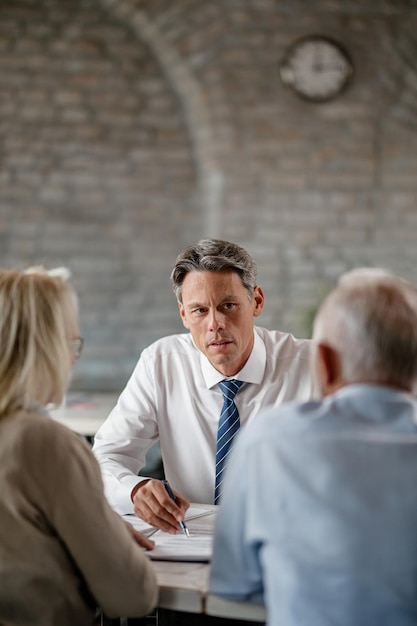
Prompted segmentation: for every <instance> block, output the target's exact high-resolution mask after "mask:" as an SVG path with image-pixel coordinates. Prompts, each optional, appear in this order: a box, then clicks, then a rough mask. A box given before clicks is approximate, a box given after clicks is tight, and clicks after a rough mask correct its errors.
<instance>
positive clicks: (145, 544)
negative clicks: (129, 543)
mask: <svg viewBox="0 0 417 626" xmlns="http://www.w3.org/2000/svg"><path fill="white" fill-rule="evenodd" d="M125 524H126V526H127V529H128V531H129V532H130V534H131V535H132V537H133V539H134V540H135V541H136V543H137V544H138V546H141V548H146V550H153V548H154V547H155V542H154V541H151V540H150V539H148V538H147V537H145V535H142V533H140V532H139V531H138V530H136V528H134V527H133V526H132V524H129V522H125Z"/></svg>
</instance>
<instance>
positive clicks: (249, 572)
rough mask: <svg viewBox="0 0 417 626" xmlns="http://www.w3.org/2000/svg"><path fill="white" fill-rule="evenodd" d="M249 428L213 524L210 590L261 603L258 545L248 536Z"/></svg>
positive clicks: (230, 468)
mask: <svg viewBox="0 0 417 626" xmlns="http://www.w3.org/2000/svg"><path fill="white" fill-rule="evenodd" d="M250 429H251V426H248V427H247V428H246V429H245V431H244V432H242V433H240V435H239V437H238V438H237V440H236V442H235V444H234V448H233V451H232V454H231V458H230V461H229V465H228V467H227V475H226V478H225V481H224V489H223V493H222V498H221V503H220V507H219V512H218V515H217V519H216V526H215V534H214V550H213V560H212V567H211V574H210V591H211V592H212V593H214V594H216V595H218V596H221V597H224V598H227V599H230V600H250V601H252V602H257V603H259V604H262V603H263V583H262V572H261V567H260V562H259V553H260V548H261V546H259V545H257V544H254V543H251V542H250V541H248V540H247V523H248V520H249V519H250V518H249V515H250V507H251V494H249V493H247V485H248V481H247V476H248V474H249V473H250V471H251V470H250V462H249V459H248V457H247V454H246V446H245V439H246V437H245V435H246V432H247V431H249V430H250Z"/></svg>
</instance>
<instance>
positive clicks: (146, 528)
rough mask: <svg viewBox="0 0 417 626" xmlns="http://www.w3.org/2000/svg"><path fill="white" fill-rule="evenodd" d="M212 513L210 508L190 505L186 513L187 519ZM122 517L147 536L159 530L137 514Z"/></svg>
mask: <svg viewBox="0 0 417 626" xmlns="http://www.w3.org/2000/svg"><path fill="white" fill-rule="evenodd" d="M212 513H213V511H211V510H210V509H202V508H200V507H193V506H190V508H189V509H188V511H187V512H186V514H185V521H190V520H193V519H197V518H198V517H204V516H205V515H211V514H212ZM122 517H123V519H124V520H125V521H126V522H129V524H132V526H133V527H134V528H135V529H136V530H138V531H139V532H140V533H142V534H143V535H146V536H147V537H149V536H150V535H153V534H154V533H155V532H156V530H157V529H156V528H155V526H150V525H149V524H147V523H146V522H144V521H143V520H142V519H140V518H139V517H136V515H133V514H127V515H122Z"/></svg>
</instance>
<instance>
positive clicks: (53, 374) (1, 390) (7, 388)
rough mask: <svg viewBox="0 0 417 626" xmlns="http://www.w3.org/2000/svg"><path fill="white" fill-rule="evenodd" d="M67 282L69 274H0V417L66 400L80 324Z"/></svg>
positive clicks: (38, 270)
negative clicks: (72, 347)
mask: <svg viewBox="0 0 417 626" xmlns="http://www.w3.org/2000/svg"><path fill="white" fill-rule="evenodd" d="M69 276H70V274H69V272H68V270H66V269H65V268H59V269H57V270H52V271H50V272H48V271H46V270H45V269H44V268H42V267H33V268H28V269H27V270H23V271H21V270H15V269H0V416H3V415H6V414H9V413H12V412H14V411H17V410H19V409H25V410H29V409H30V408H31V407H33V405H34V404H40V405H45V404H47V403H49V402H54V403H61V402H62V400H63V397H64V394H65V391H66V389H67V386H68V384H69V379H70V372H71V367H72V363H71V358H70V354H71V353H70V346H69V342H70V341H71V333H72V332H73V328H74V326H75V324H76V319H77V317H76V316H77V301H76V296H75V292H74V290H73V289H72V287H71V286H70V285H69V283H68V278H69Z"/></svg>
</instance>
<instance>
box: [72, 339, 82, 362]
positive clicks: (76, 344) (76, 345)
mask: <svg viewBox="0 0 417 626" xmlns="http://www.w3.org/2000/svg"><path fill="white" fill-rule="evenodd" d="M83 345H84V339H83V338H82V337H75V338H74V339H71V341H70V346H71V350H72V353H73V355H74V357H75V358H76V359H79V358H80V356H81V352H82V351H83Z"/></svg>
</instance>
